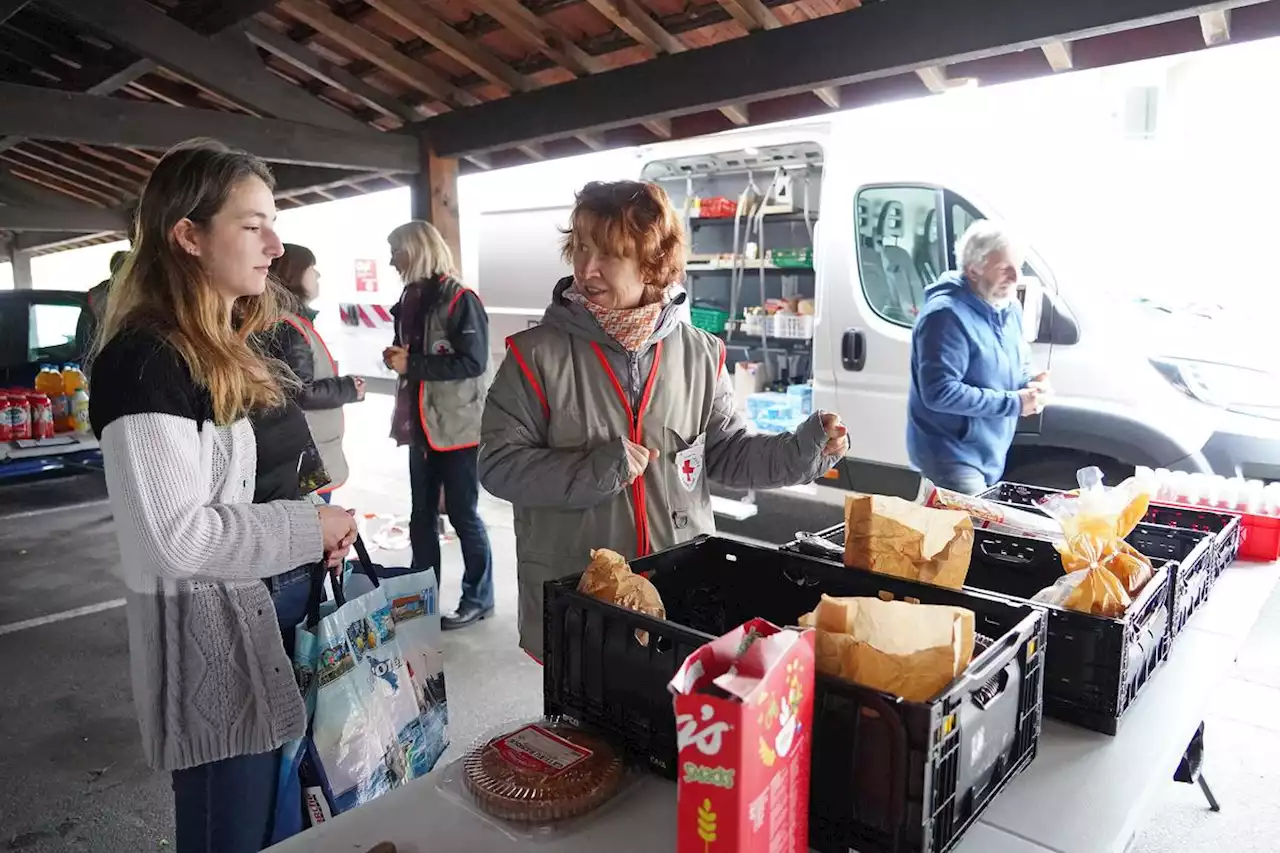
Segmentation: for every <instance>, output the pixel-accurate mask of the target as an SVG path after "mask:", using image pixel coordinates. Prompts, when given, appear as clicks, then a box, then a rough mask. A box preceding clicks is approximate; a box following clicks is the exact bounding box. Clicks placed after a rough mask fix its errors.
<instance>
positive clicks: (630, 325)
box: [564, 289, 666, 352]
mask: <svg viewBox="0 0 1280 853" xmlns="http://www.w3.org/2000/svg"><path fill="white" fill-rule="evenodd" d="M564 298H565V299H568V300H569V301H570V302H573V303H576V304H578V305H581V306H582V307H583V308H586V309H587V311H588V312H589V313H590V314H591V316H592V317H595V318H596V322H597V323H599V324H600V328H602V329H604V332H605V334H606V335H608V336H609V337H611V338H613V339H614V340H615V341H617V342H618V343H620V344H622V348H623V349H625V350H626V351H627V352H639V351H640V349H641V348H642V347H643V346H644V345H645V344H646V343H647V342H648V340H649V338H650V337H651V336H652V335H653V332H654V329H655V328H657V325H658V318H659V317H660V316H661V315H662V309H663V307H664V306H665V305H666V299H665V298H663V299H661V300H659V301H658V302H654V303H652V304H650V305H641V306H640V307H639V308H601V307H600V306H599V305H597V304H595V303H594V302H592V301H591V300H590V299H588V298H587V297H585V296H583V295H582V294H581V293H578V292H577V291H576V290H572V289H570V290H568V291H566V292H565V294H564Z"/></svg>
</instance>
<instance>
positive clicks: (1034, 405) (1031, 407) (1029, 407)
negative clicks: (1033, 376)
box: [1018, 382, 1044, 418]
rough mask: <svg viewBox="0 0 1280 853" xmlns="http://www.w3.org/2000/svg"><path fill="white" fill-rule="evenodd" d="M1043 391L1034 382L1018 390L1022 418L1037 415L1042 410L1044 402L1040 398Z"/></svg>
mask: <svg viewBox="0 0 1280 853" xmlns="http://www.w3.org/2000/svg"><path fill="white" fill-rule="evenodd" d="M1043 393H1044V392H1042V391H1041V390H1040V388H1039V387H1037V386H1036V384H1035V383H1034V382H1033V383H1032V384H1030V385H1028V386H1027V387H1026V388H1023V389H1022V390H1021V391H1019V392H1018V397H1019V399H1021V400H1022V416H1023V417H1024V418H1029V417H1031V416H1032V415H1038V414H1040V413H1041V412H1042V411H1044V403H1043V402H1041V400H1040V397H1041V395H1042V394H1043Z"/></svg>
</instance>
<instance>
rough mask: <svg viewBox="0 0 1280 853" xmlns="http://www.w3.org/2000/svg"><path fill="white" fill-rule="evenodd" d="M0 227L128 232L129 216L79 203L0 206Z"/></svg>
mask: <svg viewBox="0 0 1280 853" xmlns="http://www.w3.org/2000/svg"><path fill="white" fill-rule="evenodd" d="M0 229H3V230H5V231H77V232H79V231H89V232H102V231H128V230H129V219H128V217H127V216H126V215H125V214H124V213H123V212H122V211H119V210H106V209H103V208H101V207H89V206H88V205H81V206H79V207H78V208H75V209H66V210H57V209H51V208H47V207H19V206H16V205H3V206H0Z"/></svg>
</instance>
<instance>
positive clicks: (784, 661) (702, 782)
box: [669, 619, 814, 853]
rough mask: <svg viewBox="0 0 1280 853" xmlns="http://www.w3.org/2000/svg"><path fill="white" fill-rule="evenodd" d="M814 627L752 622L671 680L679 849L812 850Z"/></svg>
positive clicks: (731, 852) (690, 852) (687, 852)
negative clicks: (810, 839)
mask: <svg viewBox="0 0 1280 853" xmlns="http://www.w3.org/2000/svg"><path fill="white" fill-rule="evenodd" d="M813 678H814V634H813V631H812V630H804V631H798V630H791V629H782V628H779V627H778V626H776V625H773V624H771V623H769V622H766V621H764V620H763V619H753V620H752V621H750V622H747V623H746V624H744V625H742V626H740V627H738V628H735V629H734V630H733V631H731V632H729V633H728V634H726V635H724V636H723V637H721V638H719V639H718V640H714V641H712V642H710V643H708V644H707V645H705V646H703V647H702V648H700V649H698V650H697V651H695V652H694V653H693V654H691V655H689V657H688V659H687V660H686V661H685V662H684V665H683V666H682V667H681V668H680V671H679V672H677V673H676V676H675V678H674V679H672V681H671V684H670V685H669V686H670V690H671V692H672V693H673V694H674V696H675V712H676V730H677V736H678V747H679V758H678V761H679V767H678V773H679V776H678V792H679V794H678V796H679V805H678V815H677V842H676V850H677V853H695V851H696V853H806V851H808V849H809V753H810V750H811V748H812V743H813V741H812V737H811V732H810V729H811V727H812V720H813Z"/></svg>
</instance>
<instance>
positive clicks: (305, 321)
mask: <svg viewBox="0 0 1280 853" xmlns="http://www.w3.org/2000/svg"><path fill="white" fill-rule="evenodd" d="M271 274H272V276H273V277H274V278H275V280H276V281H278V282H279V283H280V285H281V286H282V287H284V289H285V290H286V291H288V294H289V296H288V297H287V298H285V299H284V300H282V301H283V302H284V304H283V305H282V307H283V308H284V309H285V312H286V313H285V314H284V316H283V317H282V318H281V320H280V322H279V323H277V324H276V325H275V326H274V327H273V328H272V330H271V332H270V335H269V336H268V337H267V339H266V351H267V354H268V355H270V356H272V357H274V358H278V359H280V360H281V361H283V362H284V363H285V364H287V365H289V369H290V370H292V371H293V373H294V375H295V376H297V377H298V379H299V380H300V381H301V387H300V388H299V390H298V395H297V403H298V406H299V407H300V408H301V409H302V411H303V413H304V414H305V415H306V416H307V426H308V427H310V429H311V438H312V440H313V441H314V442H315V445H316V449H317V450H319V451H320V460H321V462H323V463H324V467H325V470H326V471H327V472H328V474H329V480H330V482H329V484H328V485H326V486H325V487H323V488H322V489H320V494H321V495H322V496H323V497H324V499H325V500H326V501H327V500H329V495H331V494H332V493H333V491H334V490H335V489H337V488H338V487H339V486H341V485H342V484H343V483H345V482H346V480H347V474H348V468H347V457H346V456H345V455H344V454H343V452H342V432H343V421H342V407H343V406H345V405H346V404H348V403H358V402H360V401H361V400H363V399H364V392H365V389H364V380H363V379H361V378H360V377H358V376H339V375H338V363H337V362H335V361H334V360H333V356H332V355H330V354H329V347H328V346H326V345H325V342H324V339H323V338H322V337H320V333H319V332H317V331H316V327H315V326H314V325H312V324H313V323H314V322H315V318H316V312H315V311H313V310H311V308H310V303H311V302H312V301H313V300H315V298H316V297H317V296H319V295H320V274H319V273H318V272H316V256H315V255H314V254H313V253H312V252H311V250H310V249H308V248H306V247H305V246H298V245H296V244H294V243H285V244H284V254H283V255H281V256H280V257H278V258H276V259H275V261H274V262H273V263H272V264H271Z"/></svg>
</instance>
